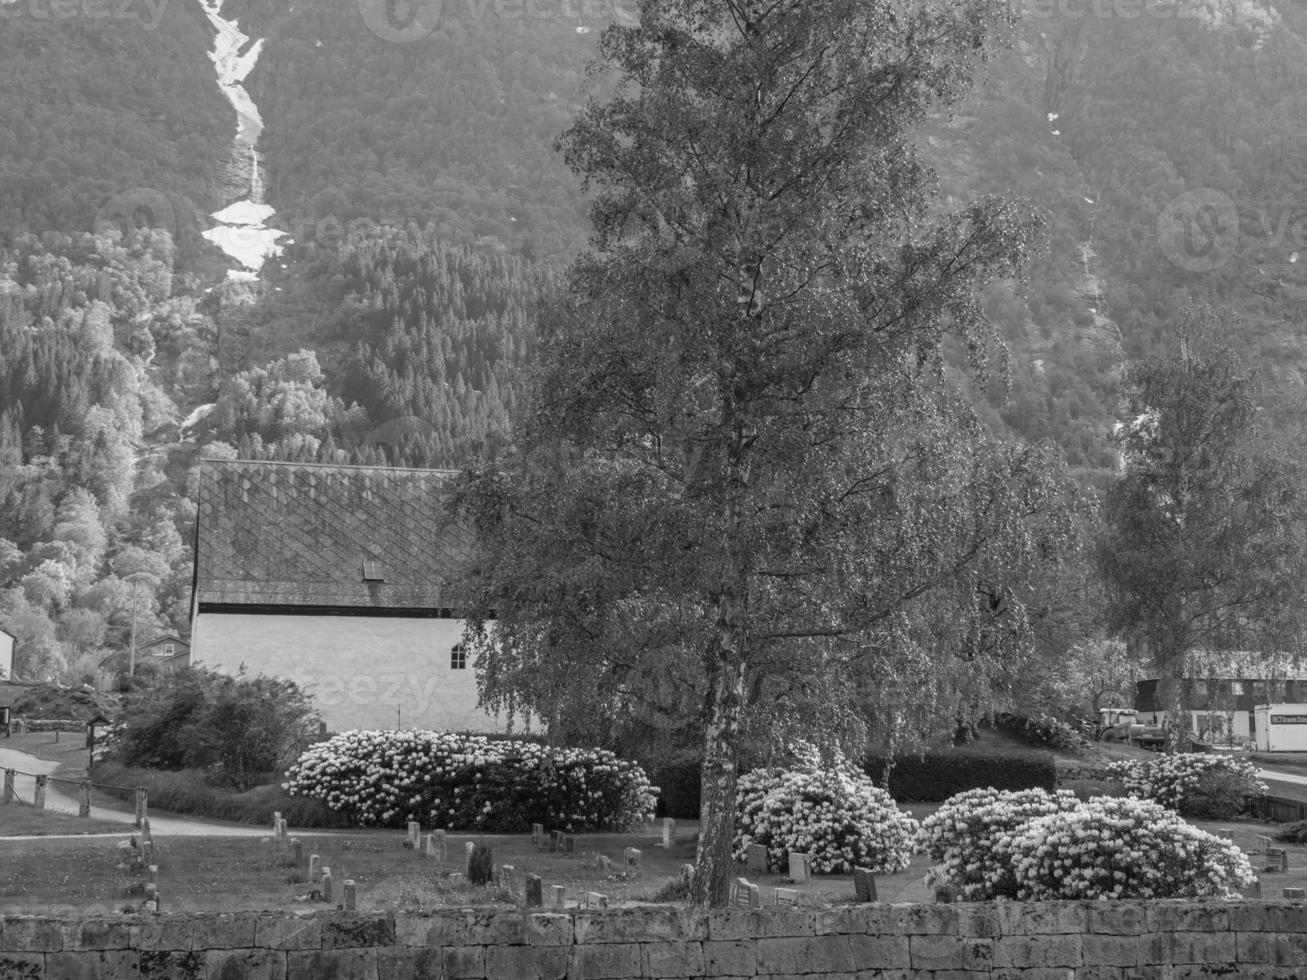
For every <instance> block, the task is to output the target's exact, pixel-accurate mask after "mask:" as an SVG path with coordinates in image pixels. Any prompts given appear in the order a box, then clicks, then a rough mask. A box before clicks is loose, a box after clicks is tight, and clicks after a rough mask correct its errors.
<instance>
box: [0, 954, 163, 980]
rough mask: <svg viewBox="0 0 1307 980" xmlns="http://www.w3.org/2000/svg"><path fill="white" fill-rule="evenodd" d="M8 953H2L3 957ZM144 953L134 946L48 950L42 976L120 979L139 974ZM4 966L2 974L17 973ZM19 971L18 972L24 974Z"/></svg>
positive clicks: (64, 979)
mask: <svg viewBox="0 0 1307 980" xmlns="http://www.w3.org/2000/svg"><path fill="white" fill-rule="evenodd" d="M4 955H5V954H0V959H3V957H4ZM140 962H141V954H140V953H138V952H136V951H135V950H131V949H109V950H81V951H78V952H68V951H64V952H62V953H46V954H45V972H44V973H40V974H38V976H43V977H48V978H50V980H55V978H58V980H119V978H120V977H135V976H136V975H137V971H138V970H139V969H140ZM13 975H14V974H11V973H10V972H8V971H7V970H6V969H5V968H4V967H3V966H0V977H5V978H6V980H7V978H8V977H10V976H13ZM23 975H24V974H23V973H22V972H19V973H18V974H17V976H23Z"/></svg>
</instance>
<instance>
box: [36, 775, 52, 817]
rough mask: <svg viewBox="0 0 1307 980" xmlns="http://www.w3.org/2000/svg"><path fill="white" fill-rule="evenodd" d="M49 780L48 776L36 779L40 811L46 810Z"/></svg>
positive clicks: (37, 803)
mask: <svg viewBox="0 0 1307 980" xmlns="http://www.w3.org/2000/svg"><path fill="white" fill-rule="evenodd" d="M47 779H49V777H48V776H37V777H36V808H37V809H38V810H44V809H45V783H46V780H47Z"/></svg>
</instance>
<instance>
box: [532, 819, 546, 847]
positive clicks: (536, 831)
mask: <svg viewBox="0 0 1307 980" xmlns="http://www.w3.org/2000/svg"><path fill="white" fill-rule="evenodd" d="M544 840H545V825H544V824H542V823H533V824H532V825H531V843H532V844H534V845H535V846H536V847H537V848H538V847H539V846H540V845H541V844H543V843H544Z"/></svg>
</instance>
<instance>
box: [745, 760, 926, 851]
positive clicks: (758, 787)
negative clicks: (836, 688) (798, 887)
mask: <svg viewBox="0 0 1307 980" xmlns="http://www.w3.org/2000/svg"><path fill="white" fill-rule="evenodd" d="M916 830H917V822H916V821H915V820H913V819H912V817H911V816H910V815H909V814H907V813H905V812H904V811H902V810H900V809H899V808H898V807H897V806H896V805H895V803H894V800H893V798H892V797H891V796H890V795H889V794H888V793H886V792H885V791H884V790H883V789H880V788H879V787H877V786H876V785H875V784H874V783H873V782H872V781H871V779H870V778H868V777H867V776H865V775H863V774H862V773H859V772H856V771H852V770H849V769H848V768H847V767H840V768H838V769H836V770H833V771H825V772H818V771H792V770H785V769H755V770H753V771H752V772H748V773H745V774H744V775H743V776H741V777H740V781H739V788H738V791H737V796H736V821H735V857H736V859H737V860H740V861H743V860H745V857H746V852H747V848H748V846H749V845H750V844H762V845H763V846H764V847H766V848H767V863H768V866H769V867H770V868H772V869H773V870H779V869H782V868H785V867H786V866H787V865H786V862H787V861H788V857H787V855H788V854H789V852H790V851H798V852H806V853H810V854H811V855H812V870H813V872H814V873H815V874H841V873H842V874H849V873H851V872H852V871H853V868H854V866H855V865H856V866H859V867H866V868H871V869H873V870H875V871H901V870H902V869H904V868H906V867H907V866H908V859H909V857H910V856H911V854H912V842H913V838H914V837H915V835H916Z"/></svg>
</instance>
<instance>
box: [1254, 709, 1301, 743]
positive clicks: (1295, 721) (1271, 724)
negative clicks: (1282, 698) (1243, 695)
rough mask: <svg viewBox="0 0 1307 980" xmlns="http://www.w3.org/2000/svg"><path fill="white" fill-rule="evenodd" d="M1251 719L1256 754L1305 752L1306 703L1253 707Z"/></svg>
mask: <svg viewBox="0 0 1307 980" xmlns="http://www.w3.org/2000/svg"><path fill="white" fill-rule="evenodd" d="M1253 717H1254V718H1255V719H1256V725H1255V731H1254V732H1253V739H1254V742H1255V744H1256V746H1257V751H1258V752H1307V704H1303V703H1294V704H1257V705H1254V706H1253Z"/></svg>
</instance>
